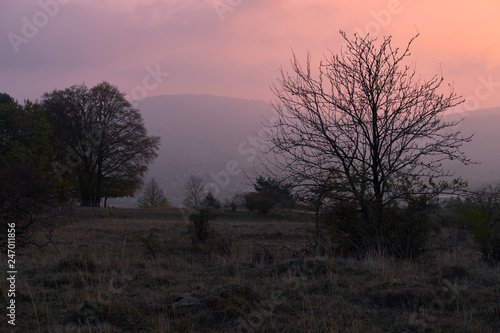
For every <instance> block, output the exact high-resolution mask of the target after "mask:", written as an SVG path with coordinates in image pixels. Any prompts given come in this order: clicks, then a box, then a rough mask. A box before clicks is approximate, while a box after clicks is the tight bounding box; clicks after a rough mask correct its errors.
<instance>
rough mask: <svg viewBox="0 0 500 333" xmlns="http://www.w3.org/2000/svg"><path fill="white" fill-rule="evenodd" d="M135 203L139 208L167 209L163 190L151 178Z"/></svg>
mask: <svg viewBox="0 0 500 333" xmlns="http://www.w3.org/2000/svg"><path fill="white" fill-rule="evenodd" d="M137 202H138V204H139V207H140V208H159V207H168V205H169V204H168V200H167V198H166V197H165V194H164V193H163V190H162V189H161V187H160V185H158V182H157V181H156V180H155V179H154V178H151V180H150V181H149V182H148V183H147V184H146V187H145V188H144V191H143V192H142V195H141V196H140V197H139V199H138V200H137Z"/></svg>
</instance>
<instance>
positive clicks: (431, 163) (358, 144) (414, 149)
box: [266, 32, 471, 241]
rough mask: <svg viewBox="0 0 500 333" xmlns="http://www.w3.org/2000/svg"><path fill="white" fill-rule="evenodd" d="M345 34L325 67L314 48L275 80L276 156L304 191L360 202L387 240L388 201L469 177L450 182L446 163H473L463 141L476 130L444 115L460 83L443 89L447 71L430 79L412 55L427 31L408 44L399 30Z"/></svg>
mask: <svg viewBox="0 0 500 333" xmlns="http://www.w3.org/2000/svg"><path fill="white" fill-rule="evenodd" d="M341 35H342V37H343V38H344V39H345V41H346V48H345V49H343V50H342V51H341V53H340V54H333V53H332V52H331V54H330V55H329V56H325V59H324V60H323V61H322V62H320V64H319V68H318V75H313V73H312V71H311V59H310V56H309V55H308V57H307V62H306V68H305V69H304V68H303V67H302V66H301V65H300V64H299V61H298V60H297V58H296V56H295V54H293V58H292V60H291V66H292V69H293V73H292V74H289V73H286V72H284V71H283V69H282V70H281V77H280V78H279V79H278V85H274V86H273V87H272V90H273V92H274V94H275V96H276V97H277V101H276V102H275V103H274V104H273V107H274V109H275V110H276V112H277V120H274V121H272V122H271V121H269V122H268V123H267V124H266V127H267V133H268V138H267V139H268V141H269V143H270V149H269V151H268V153H271V154H270V155H268V156H276V158H275V159H269V161H271V162H272V165H273V169H274V170H275V171H274V172H275V173H277V174H279V176H280V177H281V178H287V180H288V181H289V182H292V183H293V184H295V185H296V191H297V193H299V194H301V195H302V196H303V197H304V198H306V197H309V198H310V199H311V201H315V202H316V203H318V202H321V201H323V200H325V199H331V198H336V199H343V200H354V201H355V202H356V203H357V205H358V208H359V211H360V213H361V216H362V219H363V221H364V223H366V224H372V225H375V228H374V230H376V234H377V235H376V238H377V240H378V241H380V240H383V239H384V235H385V231H384V221H385V217H386V216H385V214H386V209H387V208H388V207H391V206H393V207H394V205H400V204H401V201H407V200H411V198H412V197H413V196H414V195H419V196H422V195H426V196H428V198H429V200H430V198H431V197H433V198H435V197H436V195H438V194H439V193H441V192H443V191H445V190H447V189H453V188H456V187H458V186H459V185H460V182H459V181H455V182H452V183H450V184H448V183H446V182H444V180H443V178H442V177H446V176H449V175H450V174H449V173H448V172H447V171H446V170H444V169H443V167H442V161H444V160H448V159H449V160H457V161H459V162H462V163H469V162H470V160H469V159H467V157H466V156H465V155H464V153H463V152H462V151H461V150H460V148H461V146H462V144H464V143H466V142H469V141H470V140H471V137H469V136H465V137H464V136H463V135H462V134H461V133H460V132H459V131H457V130H453V128H454V126H456V125H457V124H458V123H459V122H460V121H461V120H458V121H444V120H443V119H442V115H443V112H444V111H445V110H447V109H448V108H451V107H454V106H456V105H458V104H460V103H462V102H463V100H462V99H461V97H460V96H457V95H456V94H455V93H454V91H453V88H452V87H451V86H450V87H449V89H448V92H447V93H445V92H444V91H445V90H447V89H445V88H446V87H442V85H443V81H444V79H443V77H442V76H437V75H436V76H434V77H432V78H431V79H430V80H428V81H424V80H422V79H421V78H420V77H418V76H416V74H415V66H414V65H412V64H411V63H410V64H408V63H407V62H406V58H408V57H409V56H410V46H411V44H412V42H413V41H414V40H415V38H417V37H418V35H417V36H415V37H413V38H412V39H411V40H410V42H409V43H408V44H407V46H406V48H404V49H403V50H400V49H398V48H393V47H392V46H391V37H384V38H383V40H382V41H381V42H380V43H379V45H377V43H376V39H373V38H370V37H369V36H366V37H361V36H359V35H354V38H353V39H349V38H348V37H347V36H346V34H345V33H343V32H341ZM437 178H441V179H440V181H436V179H437Z"/></svg>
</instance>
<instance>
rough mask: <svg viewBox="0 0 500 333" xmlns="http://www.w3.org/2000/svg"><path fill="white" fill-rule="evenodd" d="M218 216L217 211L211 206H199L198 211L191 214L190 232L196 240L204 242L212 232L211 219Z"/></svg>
mask: <svg viewBox="0 0 500 333" xmlns="http://www.w3.org/2000/svg"><path fill="white" fill-rule="evenodd" d="M215 217H217V214H216V212H215V211H214V210H213V209H210V208H199V209H198V211H197V212H196V213H193V214H191V215H190V216H189V220H190V221H191V224H190V225H189V232H190V233H191V234H192V235H193V238H194V240H195V241H198V242H204V241H205V240H207V239H208V237H209V234H210V221H211V220H213V219H214V218H215Z"/></svg>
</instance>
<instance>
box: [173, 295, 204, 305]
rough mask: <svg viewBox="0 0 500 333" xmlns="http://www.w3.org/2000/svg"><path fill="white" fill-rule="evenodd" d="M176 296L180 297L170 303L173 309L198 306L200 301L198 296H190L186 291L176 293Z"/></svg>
mask: <svg viewBox="0 0 500 333" xmlns="http://www.w3.org/2000/svg"><path fill="white" fill-rule="evenodd" d="M176 296H178V297H181V299H180V300H179V301H177V302H175V303H173V304H172V307H173V308H174V309H180V308H188V307H192V306H198V305H200V303H201V300H200V299H199V298H196V297H193V296H191V294H190V293H188V292H186V293H180V294H177V295H176Z"/></svg>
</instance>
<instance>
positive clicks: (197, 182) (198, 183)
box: [184, 175, 205, 208]
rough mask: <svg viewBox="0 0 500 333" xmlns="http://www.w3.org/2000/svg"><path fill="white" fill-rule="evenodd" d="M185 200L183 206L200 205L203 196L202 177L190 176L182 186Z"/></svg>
mask: <svg viewBox="0 0 500 333" xmlns="http://www.w3.org/2000/svg"><path fill="white" fill-rule="evenodd" d="M184 191H185V194H186V198H185V199H184V204H185V205H186V206H188V207H192V208H195V207H198V206H200V205H201V203H202V200H203V194H204V191H205V189H204V185H203V177H201V176H195V175H191V176H189V178H188V179H187V181H186V183H185V184H184Z"/></svg>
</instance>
